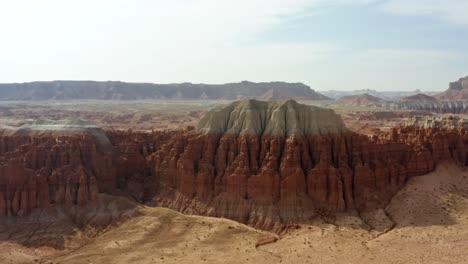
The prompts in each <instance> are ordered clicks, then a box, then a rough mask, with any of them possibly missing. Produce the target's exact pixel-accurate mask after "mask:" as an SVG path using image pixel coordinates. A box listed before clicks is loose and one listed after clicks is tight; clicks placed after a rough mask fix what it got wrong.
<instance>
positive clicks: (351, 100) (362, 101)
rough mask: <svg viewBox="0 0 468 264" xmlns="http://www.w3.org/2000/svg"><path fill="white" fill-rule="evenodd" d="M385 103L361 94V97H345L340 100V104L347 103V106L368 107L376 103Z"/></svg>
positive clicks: (377, 98) (371, 96) (379, 99)
mask: <svg viewBox="0 0 468 264" xmlns="http://www.w3.org/2000/svg"><path fill="white" fill-rule="evenodd" d="M383 101H384V100H383V99H381V98H379V97H376V96H373V95H370V94H367V93H365V94H359V95H349V96H343V97H341V98H339V99H338V102H341V103H346V104H353V105H367V104H374V103H379V102H383Z"/></svg>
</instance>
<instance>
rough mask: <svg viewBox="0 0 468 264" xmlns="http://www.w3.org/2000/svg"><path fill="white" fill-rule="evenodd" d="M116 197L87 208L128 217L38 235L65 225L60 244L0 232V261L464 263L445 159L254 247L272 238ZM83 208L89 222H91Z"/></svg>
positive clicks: (467, 207)
mask: <svg viewBox="0 0 468 264" xmlns="http://www.w3.org/2000/svg"><path fill="white" fill-rule="evenodd" d="M109 199H110V200H109ZM124 200H125V199H124V198H115V197H108V196H106V197H105V198H104V199H102V201H101V205H100V208H99V209H95V210H94V214H95V215H96V214H97V215H101V216H102V215H107V214H110V215H114V216H113V218H114V219H120V218H119V217H121V215H119V214H118V213H116V212H119V211H120V212H122V211H129V210H130V211H132V213H131V215H133V217H131V218H129V219H128V220H125V221H121V224H117V225H113V226H108V227H106V228H105V229H103V230H102V231H101V232H96V231H95V230H94V231H95V232H91V231H93V230H91V231H90V230H86V229H85V230H84V231H83V229H78V228H77V227H76V223H70V224H67V225H63V224H57V223H56V226H55V228H54V225H52V227H51V226H50V225H49V226H48V229H45V230H49V231H44V233H45V234H47V232H49V233H53V234H55V236H60V234H59V233H60V227H61V228H63V227H64V226H66V227H67V228H69V227H72V228H73V232H72V233H69V234H68V235H67V236H65V237H63V241H64V242H63V243H62V244H60V245H61V246H62V247H63V248H57V245H55V247H54V246H48V241H45V242H44V241H42V242H43V244H44V245H43V246H41V247H35V246H33V244H37V241H35V242H34V243H31V242H30V243H29V244H28V243H25V240H21V239H19V238H21V237H22V236H18V235H17V234H9V236H8V237H10V239H7V238H6V237H5V236H3V237H2V239H1V241H3V242H0V260H1V261H0V262H1V263H256V264H262V263H294V264H296V263H395V264H396V263H468V172H467V171H464V170H462V169H461V168H458V167H457V166H455V165H453V164H445V165H440V166H439V167H438V168H437V170H436V171H435V172H433V173H431V174H428V175H425V176H419V177H414V178H412V179H410V180H409V182H408V184H407V185H406V186H405V187H404V188H403V189H402V190H401V191H400V192H399V193H398V194H397V195H396V196H395V197H394V199H393V200H392V202H391V203H390V204H389V205H388V206H387V208H386V209H385V210H381V211H377V212H373V213H370V214H366V215H363V216H362V218H363V219H366V222H367V223H366V222H363V221H362V220H361V219H360V218H358V217H349V216H348V217H339V218H337V220H336V222H334V223H333V224H327V223H324V222H322V221H321V220H317V221H316V222H315V223H314V224H313V225H310V226H301V227H300V228H299V229H295V230H290V231H289V232H287V233H285V234H282V235H281V238H280V239H279V240H278V241H277V242H275V243H269V244H266V245H262V246H259V247H256V244H257V243H258V242H259V241H262V240H265V239H266V240H269V239H270V240H273V239H271V238H273V237H276V236H277V235H276V234H272V233H269V232H265V231H260V230H255V229H253V228H250V227H248V226H245V225H242V224H239V223H236V222H233V221H230V220H226V219H216V218H209V217H200V216H187V215H183V214H180V213H177V212H174V211H171V210H168V209H164V208H151V207H145V206H140V205H136V204H134V203H131V202H129V201H124ZM88 214H89V215H88V220H87V221H89V219H95V220H96V216H93V213H88ZM80 219H81V218H80ZM62 220H63V219H62ZM108 220H109V219H107V220H106V221H108ZM63 221H65V220H63ZM72 222H73V221H72ZM75 222H76V220H75ZM368 224H372V225H373V228H370V226H369V225H368ZM26 229H27V228H26ZM15 232H18V230H17V231H13V230H10V229H8V230H5V229H3V230H2V233H15ZM23 232H24V231H23ZM19 233H21V232H19ZM44 233H42V234H41V233H36V234H33V235H31V236H30V237H29V240H27V241H31V237H32V240H34V239H40V238H41V237H44ZM49 235H50V234H49ZM52 236H54V235H52ZM12 239H13V240H15V241H16V242H12ZM39 241H41V240H39Z"/></svg>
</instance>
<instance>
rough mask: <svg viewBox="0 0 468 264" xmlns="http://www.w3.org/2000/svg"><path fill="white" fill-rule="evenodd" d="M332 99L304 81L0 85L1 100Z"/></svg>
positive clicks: (75, 82) (63, 82) (71, 82)
mask: <svg viewBox="0 0 468 264" xmlns="http://www.w3.org/2000/svg"><path fill="white" fill-rule="evenodd" d="M242 98H258V99H263V100H283V99H288V98H293V99H301V100H329V99H330V98H328V97H326V96H324V95H322V94H319V93H317V92H315V91H314V90H312V89H310V87H308V86H306V85H304V84H302V83H284V82H268V83H253V82H248V81H243V82H240V83H227V84H220V85H209V84H192V83H180V84H152V83H124V82H94V81H53V82H32V83H13V84H0V100H25V101H33V100H73V99H77V100H83V99H99V100H140V99H162V100H171V99H174V100H181V99H186V100H193V99H201V100H213V99H218V100H239V99H242Z"/></svg>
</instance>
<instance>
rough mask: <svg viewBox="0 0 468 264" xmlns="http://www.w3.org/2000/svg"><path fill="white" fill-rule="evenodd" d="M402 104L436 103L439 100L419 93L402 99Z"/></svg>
mask: <svg viewBox="0 0 468 264" xmlns="http://www.w3.org/2000/svg"><path fill="white" fill-rule="evenodd" d="M400 101H402V102H419V103H434V102H437V99H436V98H434V97H432V96H430V95H427V94H423V93H418V94H415V95H410V96H403V97H401V98H400Z"/></svg>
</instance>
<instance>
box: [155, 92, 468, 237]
mask: <svg viewBox="0 0 468 264" xmlns="http://www.w3.org/2000/svg"><path fill="white" fill-rule="evenodd" d="M268 113H271V114H268ZM314 117H318V118H317V119H314ZM298 120H299V122H296V121H298ZM301 120H302V121H301ZM305 120H306V121H305ZM286 122H289V123H288V124H289V125H288V124H286ZM305 122H309V123H313V124H314V129H304V126H306V127H308V126H307V125H305ZM331 123H333V124H335V125H334V126H330V124H331ZM341 124H342V123H341V122H340V120H339V119H338V120H337V116H336V115H335V114H334V113H333V112H331V111H328V110H326V111H325V110H323V109H319V108H314V107H307V106H304V105H300V104H297V103H296V102H292V101H287V102H283V103H263V102H257V101H252V100H251V101H244V102H239V103H234V104H231V105H228V106H225V107H221V108H217V109H215V110H213V112H210V113H208V114H206V116H205V117H204V118H203V119H202V121H201V122H200V124H199V126H198V128H197V130H195V131H190V132H186V133H182V134H177V135H175V136H173V137H172V138H171V139H170V140H169V141H168V142H167V143H166V144H164V145H163V146H161V148H160V149H158V150H157V151H156V153H155V154H154V155H152V160H153V162H154V176H155V177H156V178H157V180H156V181H157V182H159V184H158V185H159V189H158V193H157V195H156V197H155V201H156V203H157V204H159V205H163V206H168V207H171V208H174V209H176V210H179V211H182V212H186V213H191V214H204V215H210V216H218V217H226V218H230V219H234V220H237V221H241V222H244V223H248V224H250V225H253V226H256V227H260V228H267V229H272V228H276V226H277V225H278V224H280V223H290V222H303V221H307V220H308V219H310V218H311V217H313V216H315V215H317V214H320V213H332V212H343V211H348V212H360V211H364V210H368V209H372V208H379V207H382V206H384V205H385V203H386V202H388V200H389V199H390V198H391V197H392V195H393V194H394V193H395V192H397V191H398V190H399V189H400V188H401V186H402V185H403V184H404V183H405V181H406V180H407V178H408V177H410V176H415V175H422V174H426V173H428V172H430V171H432V170H434V168H435V165H436V162H438V161H440V160H443V159H451V158H454V159H457V160H459V161H460V162H461V163H463V164H465V163H466V161H465V160H464V155H465V154H464V153H466V147H465V143H464V142H466V139H465V135H464V131H461V130H457V131H453V132H452V134H451V136H449V138H446V137H445V136H444V135H443V134H442V135H441V134H440V133H439V134H438V133H437V132H434V131H432V132H431V131H427V132H425V131H426V130H425V129H424V128H419V127H414V126H412V127H410V128H398V129H399V130H393V131H392V132H391V133H389V134H385V135H380V136H375V137H374V138H372V139H369V138H368V137H367V136H363V135H358V134H355V133H352V132H349V131H348V130H347V129H345V128H344V126H342V125H341ZM331 127H333V128H331ZM325 128H327V129H325ZM422 135H424V136H422ZM452 137H455V138H452ZM431 138H433V139H434V140H436V142H437V143H441V144H440V145H437V146H434V147H432V145H431V142H430V139H431ZM410 139H411V140H410ZM442 143H443V144H442ZM453 153H456V154H453Z"/></svg>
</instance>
